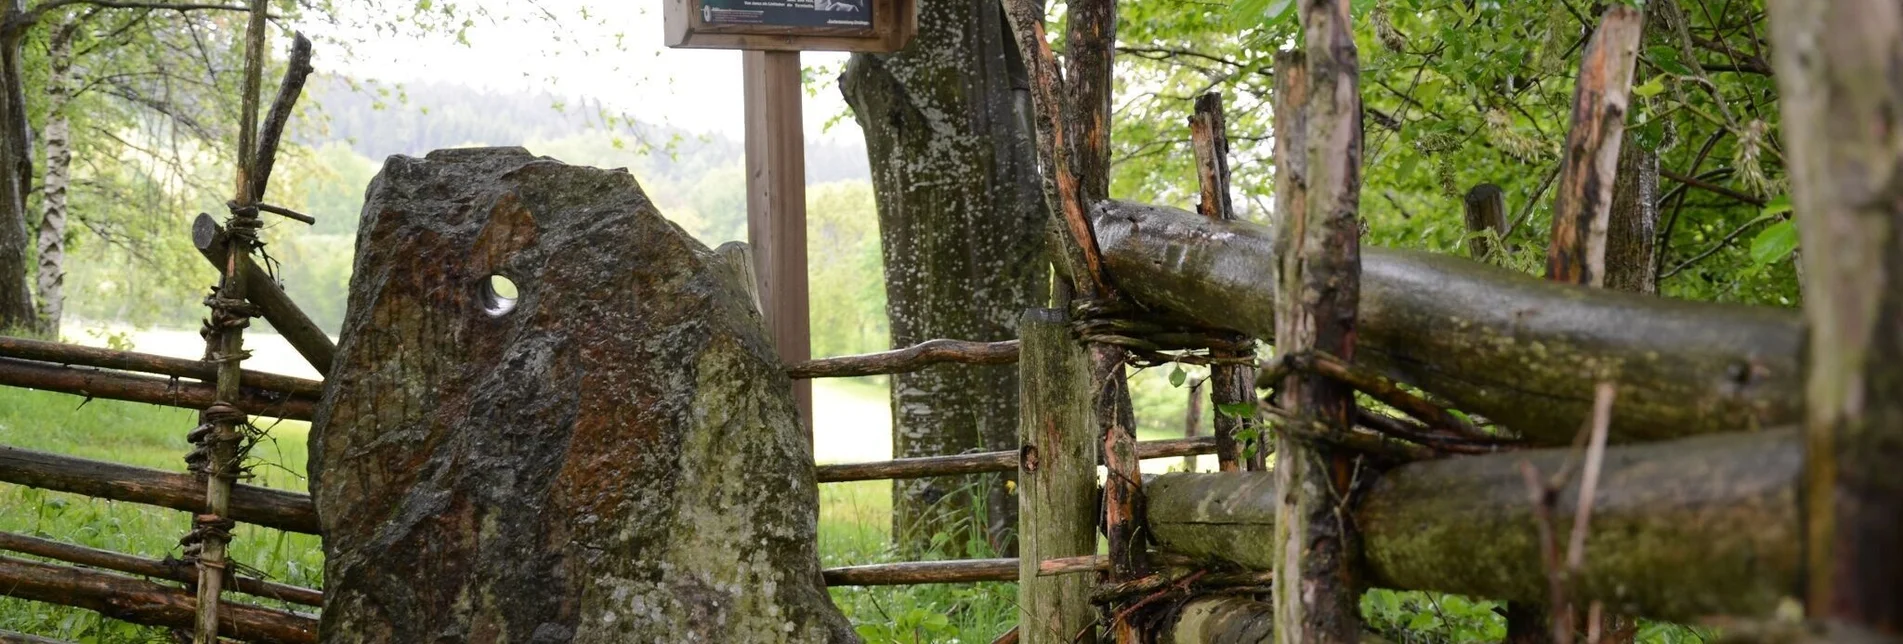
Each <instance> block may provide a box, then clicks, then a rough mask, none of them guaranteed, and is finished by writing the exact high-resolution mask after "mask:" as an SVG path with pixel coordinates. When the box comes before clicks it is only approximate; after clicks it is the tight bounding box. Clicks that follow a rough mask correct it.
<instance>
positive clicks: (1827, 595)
mask: <svg viewBox="0 0 1903 644" xmlns="http://www.w3.org/2000/svg"><path fill="white" fill-rule="evenodd" d="M1769 5H1770V7H1769V9H1770V12H1771V42H1772V45H1773V46H1772V49H1771V51H1772V63H1773V64H1774V65H1775V66H1776V69H1777V82H1778V90H1779V92H1778V93H1779V95H1780V99H1779V107H1780V111H1781V112H1782V113H1783V124H1782V125H1781V126H1780V127H1781V128H1782V130H1783V138H1784V146H1785V147H1784V149H1785V159H1786V161H1787V162H1788V166H1787V167H1788V168H1789V171H1790V177H1791V193H1792V196H1793V200H1792V201H1793V204H1794V205H1795V208H1794V211H1795V212H1796V213H1797V226H1798V232H1799V237H1800V238H1801V239H1802V240H1803V244H1804V253H1803V255H1802V259H1801V261H1802V262H1803V268H1804V271H1803V286H1804V313H1805V317H1806V318H1807V319H1808V320H1809V322H1810V351H1809V353H1810V365H1809V374H1808V378H1807V383H1806V384H1807V387H1806V398H1805V400H1806V403H1805V405H1804V410H1805V412H1804V415H1805V419H1804V434H1805V455H1804V458H1805V472H1804V492H1803V495H1804V496H1803V498H1804V503H1803V507H1804V509H1805V515H1806V516H1805V517H1804V524H1805V536H1806V538H1805V540H1804V547H1805V551H1806V552H1805V568H1804V578H1805V580H1806V582H1807V587H1806V588H1805V604H1806V608H1807V613H1808V615H1809V616H1810V617H1811V618H1813V619H1818V620H1821V621H1823V622H1824V623H1826V624H1828V625H1830V626H1831V627H1833V628H1837V629H1843V630H1845V631H1850V632H1846V633H1842V634H1841V635H1842V637H1832V638H1831V639H1833V640H1834V641H1879V640H1891V639H1895V638H1897V637H1898V636H1899V635H1903V556H1899V555H1898V554H1897V545H1898V544H1899V543H1903V477H1898V476H1897V475H1896V472H1895V469H1896V464H1897V462H1899V461H1903V366H1899V365H1903V333H1899V332H1898V329H1899V328H1903V285H1899V282H1903V128H1899V127H1898V115H1899V114H1903V5H1899V4H1897V3H1896V2H1893V1H1878V0H1839V1H1838V2H1807V1H1803V0H1774V1H1773V2H1770V3H1769ZM1856 631H1862V633H1855V632H1856ZM1873 633H1874V634H1876V635H1878V637H1871V634H1873ZM1853 635H1860V637H1857V636H1853Z"/></svg>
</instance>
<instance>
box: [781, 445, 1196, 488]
mask: <svg viewBox="0 0 1903 644" xmlns="http://www.w3.org/2000/svg"><path fill="white" fill-rule="evenodd" d="M1214 453H1216V439H1215V437H1213V436H1198V437H1196V438H1167V439H1162V440H1153V441H1141V442H1138V443H1137V458H1138V459H1141V460H1151V459H1158V458H1176V457H1179V456H1200V455H1203V454H1214ZM1017 467H1018V453H1017V452H1009V451H1005V452H978V453H976V454H953V455H950V456H924V457H919V458H900V459H893V460H890V461H870V462H865V463H835V464H830V465H820V466H817V467H815V468H814V470H815V472H814V473H815V474H817V475H818V478H819V482H821V483H843V482H846V481H884V480H889V479H915V478H926V477H932V476H955V475H959V474H984V473H988V472H1010V471H1012V470H1015V469H1017Z"/></svg>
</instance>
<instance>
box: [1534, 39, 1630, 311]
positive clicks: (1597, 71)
mask: <svg viewBox="0 0 1903 644" xmlns="http://www.w3.org/2000/svg"><path fill="white" fill-rule="evenodd" d="M1644 27H1645V16H1644V14H1643V13H1641V12H1640V11H1639V10H1638V9H1634V8H1632V7H1629V6H1625V5H1614V6H1612V7H1610V8H1607V9H1606V14H1605V16H1604V17H1603V18H1601V20H1600V23H1599V28H1598V29H1597V30H1595V31H1594V32H1593V35H1592V40H1591V41H1589V42H1587V43H1586V50H1585V52H1584V53H1582V54H1580V62H1579V78H1578V80H1577V81H1576V84H1575V85H1574V86H1573V120H1572V127H1571V128H1570V129H1568V130H1567V131H1566V156H1565V158H1564V159H1563V160H1561V161H1560V171H1559V192H1558V193H1557V194H1555V195H1554V201H1553V229H1552V243H1551V245H1549V246H1547V249H1546V276H1547V277H1548V278H1549V279H1552V280H1554V281H1558V282H1566V283H1568V284H1590V285H1592V286H1600V285H1602V284H1605V282H1606V276H1605V273H1604V271H1601V270H1594V269H1593V268H1591V267H1594V266H1603V265H1604V263H1605V258H1606V220H1607V217H1608V213H1610V212H1611V208H1612V186H1613V183H1614V181H1615V180H1614V175H1615V174H1616V173H1617V172H1618V169H1619V144H1620V143H1621V141H1622V139H1624V137H1625V113H1626V104H1627V102H1628V100H1629V99H1630V98H1631V93H1632V66H1633V64H1634V63H1636V62H1638V60H1639V35H1640V33H1641V32H1642V31H1643V29H1644Z"/></svg>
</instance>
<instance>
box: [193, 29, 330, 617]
mask: <svg viewBox="0 0 1903 644" xmlns="http://www.w3.org/2000/svg"><path fill="white" fill-rule="evenodd" d="M269 6H270V2H269V0H252V1H251V12H250V20H249V22H248V23H247V24H246V25H245V76H244V84H243V89H242V94H241V99H240V107H239V118H238V149H237V161H238V168H237V172H236V178H235V181H234V183H233V185H234V188H233V192H234V194H233V196H232V200H231V202H230V203H229V205H230V208H231V217H230V219H229V220H227V221H226V228H227V230H228V231H229V233H228V234H229V237H230V244H229V249H228V252H227V253H226V257H225V266H224V267H223V268H224V278H223V280H222V281H221V283H220V284H219V286H218V289H217V291H216V292H214V293H213V294H212V296H211V297H209V298H207V299H206V301H205V304H206V306H207V307H208V308H210V309H211V319H210V320H209V321H207V323H206V325H205V329H204V332H203V335H204V336H205V345H206V347H205V350H206V355H205V359H206V360H207V361H209V362H215V363H217V365H218V401H217V402H214V403H212V404H211V405H210V406H208V407H206V408H205V410H204V412H202V413H201V414H200V417H199V421H200V422H199V425H198V427H197V428H195V429H193V430H192V432H191V436H190V438H191V441H192V443H193V444H195V445H196V446H197V447H196V449H195V450H194V451H193V452H192V454H191V455H189V456H187V457H186V463H187V464H188V465H189V466H190V468H191V470H192V471H193V472H194V473H196V474H199V475H200V476H203V477H204V478H205V508H204V511H203V512H202V513H198V514H195V515H193V526H194V527H193V529H192V531H191V532H190V533H189V534H187V535H186V536H185V538H183V539H181V540H180V543H181V544H182V545H184V546H185V547H186V549H185V553H186V557H187V559H188V560H190V561H193V562H195V563H196V564H197V566H198V593H197V599H198V602H197V623H196V630H195V631H194V633H193V642H194V644H216V643H217V642H218V641H219V637H218V626H219V614H218V613H219V601H220V600H219V595H220V594H221V591H222V590H223V586H224V582H225V579H226V577H227V576H228V570H229V569H230V563H229V561H228V558H229V557H228V554H227V552H226V544H227V543H229V541H230V539H231V529H232V528H233V527H234V526H235V525H236V522H235V521H234V520H233V519H232V518H231V517H230V515H231V491H232V486H233V484H234V482H235V481H236V480H237V478H238V477H239V476H240V475H241V474H242V471H243V461H244V458H245V453H246V451H247V450H248V447H249V443H250V442H251V441H254V440H256V436H255V434H254V432H255V429H253V428H252V427H251V424H250V421H249V415H248V414H247V413H246V411H245V410H244V409H241V408H239V407H237V406H236V405H234V404H232V403H230V402H227V401H233V400H239V397H240V394H241V393H242V391H241V385H240V380H241V377H242V374H243V371H242V369H241V363H242V362H243V360H244V359H245V357H247V355H248V354H247V353H246V352H245V350H244V328H245V327H247V326H249V325H250V323H251V318H253V317H257V316H258V315H259V311H258V310H257V307H256V306H254V305H252V304H251V303H250V302H249V301H247V297H246V296H247V289H248V287H247V285H246V284H245V281H246V278H247V277H254V278H255V277H260V276H256V275H247V273H248V271H245V270H242V269H243V268H244V263H245V262H246V261H247V260H248V259H249V255H250V253H251V251H252V250H253V249H254V248H257V247H259V246H261V244H260V243H259V242H258V240H257V234H258V231H259V229H260V228H262V226H263V224H262V223H261V222H260V221H259V220H258V211H259V206H258V203H259V201H261V200H262V198H263V196H264V195H263V192H264V188H265V186H266V185H267V184H268V182H269V177H270V172H271V166H272V164H273V161H274V157H275V156H276V152H277V146H278V139H279V138H280V137H281V136H283V132H284V123H285V121H286V120H288V119H289V118H290V114H291V111H292V109H293V107H294V106H295V104H296V102H297V97H298V95H299V94H300V93H301V92H302V91H303V86H304V79H305V77H307V76H309V75H310V72H311V70H310V41H308V40H305V39H304V37H303V36H302V35H298V36H297V37H296V38H295V39H294V40H295V42H294V44H293V50H292V51H293V55H292V61H291V68H290V69H289V70H288V71H287V72H286V75H285V79H284V83H283V84H282V86H281V87H280V93H279V96H278V100H277V101H276V103H277V104H276V106H275V107H274V108H273V109H272V122H271V123H267V125H266V127H265V130H264V132H263V133H262V140H261V139H260V132H259V130H258V108H259V104H258V101H259V96H258V95H259V92H260V91H261V85H262V78H263V75H264V58H265V51H264V48H265V36H266V34H265V30H266V28H267V24H266V18H267V16H266V13H265V12H266V10H267V9H268V8H269Z"/></svg>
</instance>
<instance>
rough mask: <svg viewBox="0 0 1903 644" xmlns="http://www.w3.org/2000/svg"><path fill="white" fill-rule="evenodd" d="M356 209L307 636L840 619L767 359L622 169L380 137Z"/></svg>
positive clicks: (762, 341) (319, 429) (700, 261)
mask: <svg viewBox="0 0 1903 644" xmlns="http://www.w3.org/2000/svg"><path fill="white" fill-rule="evenodd" d="M363 212H364V213H365V215H364V218H363V222H362V225H361V227H360V228H359V229H358V243H357V248H358V256H357V261H356V270H355V272H354V273H353V274H352V275H351V288H350V301H349V308H348V313H347V315H346V317H345V321H344V328H343V334H342V338H343V341H342V343H341V344H340V345H339V347H338V350H339V351H338V359H337V363H336V369H335V375H334V376H332V378H331V380H330V381H329V382H328V383H327V385H326V387H325V392H324V393H325V396H324V404H323V405H321V406H320V410H319V413H318V417H317V419H316V420H315V422H313V423H312V426H311V463H310V472H311V490H312V492H313V496H314V499H315V501H316V503H317V509H318V516H319V517H320V518H321V519H322V522H323V532H324V549H325V562H324V563H325V570H324V580H325V589H324V590H325V605H324V615H323V620H324V635H325V638H326V639H327V640H329V641H333V642H345V641H348V642H360V641H370V642H413V641H437V640H445V639H446V640H464V639H470V640H480V639H485V638H493V639H508V640H509V641H531V640H534V639H537V638H557V639H573V640H575V641H617V642H620V641H628V642H647V641H683V640H684V641H707V642H724V641H738V640H745V639H749V638H752V637H753V636H755V635H757V634H759V633H773V634H775V636H776V637H782V638H784V639H786V640H788V641H801V642H843V641H853V640H855V639H856V638H855V637H854V636H853V634H852V628H851V625H850V624H849V623H848V622H847V621H846V619H845V617H844V616H843V615H841V614H840V613H839V611H838V609H837V608H836V607H835V606H833V605H832V603H831V601H830V600H829V599H828V598H827V595H826V594H825V592H824V590H823V588H822V583H821V579H820V573H819V570H820V569H819V565H818V553H817V552H816V551H815V550H814V547H815V545H814V544H815V535H816V534H817V530H818V526H817V522H818V507H819V499H818V487H817V485H815V482H814V479H813V467H812V460H811V459H812V456H811V453H810V451H809V450H810V447H809V443H807V441H806V435H805V431H804V430H803V429H802V423H801V422H800V418H799V414H798V410H797V407H796V405H795V402H794V399H793V395H792V386H791V384H790V383H791V380H789V379H788V378H787V377H786V373H785V367H784V363H783V362H782V361H781V359H780V357H779V355H778V354H777V353H776V352H775V350H774V347H773V345H772V343H771V342H770V341H769V340H768V337H767V334H766V332H765V329H764V328H762V326H761V322H760V319H759V317H758V316H757V315H756V312H755V310H754V308H753V304H752V301H751V299H750V296H749V295H748V294H747V289H746V287H745V285H743V284H741V283H740V277H739V275H740V274H739V272H737V271H735V270H733V268H732V267H731V266H730V265H729V264H728V260H727V259H726V258H724V257H722V256H721V255H718V254H716V253H714V252H712V251H711V250H709V249H707V248H706V247H705V246H702V245H701V244H700V242H698V241H695V240H694V239H693V238H692V237H690V236H688V235H687V234H686V233H685V232H683V231H682V230H681V229H680V227H679V226H676V225H674V224H673V223H671V222H669V221H667V220H666V219H664V218H662V217H661V215H660V213H658V212H656V210H655V208H654V206H653V204H652V202H651V201H650V200H649V198H648V197H647V196H646V195H645V194H644V193H643V192H642V191H641V189H640V187H639V185H638V184H637V183H636V182H635V179H634V178H633V177H632V176H631V175H629V174H628V173H627V172H625V171H618V170H598V169H593V168H583V167H577V166H570V165H566V164H563V163H561V162H559V161H555V160H553V159H547V158H542V157H536V156H533V155H531V154H529V153H528V152H527V151H525V150H522V149H521V148H477V149H457V150H439V151H436V152H432V153H430V154H429V155H428V156H427V157H425V158H422V159H417V158H411V157H404V156H395V157H391V158H390V159H389V160H388V161H386V162H385V163H384V166H383V170H382V172H380V173H379V174H378V176H377V178H376V179H374V180H373V181H372V182H371V186H370V189H369V190H368V191H367V193H366V202H365V205H364V209H363ZM756 250H758V249H757V248H756ZM493 275H502V276H505V277H507V278H508V279H510V280H511V281H513V282H514V283H515V286H516V289H517V291H518V295H519V296H518V297H517V298H516V300H515V303H514V306H513V307H512V308H509V309H507V310H506V311H505V310H499V309H497V308H495V307H493V306H492V305H491V298H489V297H487V291H486V286H487V284H488V282H489V279H490V277H491V276H493ZM1013 570H1014V571H1015V567H1013ZM418 580H428V590H429V592H425V593H419V592H416V589H417V584H418ZM470 598H487V599H481V600H471V599H470ZM631 606H640V607H644V608H642V609H641V610H629V607H631ZM611 616H612V617H611ZM549 633H556V634H560V635H559V637H557V636H555V635H548V634H549Z"/></svg>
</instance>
